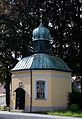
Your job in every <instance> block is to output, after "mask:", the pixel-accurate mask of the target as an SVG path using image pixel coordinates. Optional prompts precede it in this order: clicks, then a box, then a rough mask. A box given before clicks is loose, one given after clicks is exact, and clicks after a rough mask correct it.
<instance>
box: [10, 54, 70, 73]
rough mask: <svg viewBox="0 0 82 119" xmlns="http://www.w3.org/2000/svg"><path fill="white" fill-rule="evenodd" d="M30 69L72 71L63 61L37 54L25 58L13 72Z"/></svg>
mask: <svg viewBox="0 0 82 119" xmlns="http://www.w3.org/2000/svg"><path fill="white" fill-rule="evenodd" d="M30 69H33V70H36V69H37V70H39V69H42V70H43V69H45V70H60V71H71V70H70V68H69V67H68V66H67V65H66V64H65V62H64V61H63V60H62V59H60V58H58V57H55V56H50V55H48V54H45V53H37V54H33V55H31V56H29V57H25V58H23V59H22V60H20V61H19V62H18V63H17V64H16V66H15V67H14V68H13V69H12V71H17V70H30Z"/></svg>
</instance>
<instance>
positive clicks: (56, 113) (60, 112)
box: [37, 110, 82, 117]
mask: <svg viewBox="0 0 82 119" xmlns="http://www.w3.org/2000/svg"><path fill="white" fill-rule="evenodd" d="M37 113H40V114H48V115H62V116H73V117H82V110H81V111H78V112H72V111H68V110H64V111H53V112H37Z"/></svg>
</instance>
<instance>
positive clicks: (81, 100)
mask: <svg viewBox="0 0 82 119" xmlns="http://www.w3.org/2000/svg"><path fill="white" fill-rule="evenodd" d="M72 104H77V105H78V106H79V109H80V110H81V109H82V93H80V92H72V93H69V95H68V107H70V106H71V105H72Z"/></svg>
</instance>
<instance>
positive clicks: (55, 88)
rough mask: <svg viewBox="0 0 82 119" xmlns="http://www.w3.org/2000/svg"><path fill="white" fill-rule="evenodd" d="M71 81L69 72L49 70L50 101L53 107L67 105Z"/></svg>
mask: <svg viewBox="0 0 82 119" xmlns="http://www.w3.org/2000/svg"><path fill="white" fill-rule="evenodd" d="M71 83H72V82H71V73H69V72H57V71H51V85H52V86H51V99H52V101H51V102H52V107H53V108H57V109H59V108H64V107H67V103H68V99H67V98H68V93H69V92H71Z"/></svg>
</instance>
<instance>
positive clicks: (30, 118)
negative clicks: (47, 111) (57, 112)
mask: <svg viewBox="0 0 82 119" xmlns="http://www.w3.org/2000/svg"><path fill="white" fill-rule="evenodd" d="M0 119H82V118H77V117H67V116H50V115H42V114H33V113H15V112H7V111H0Z"/></svg>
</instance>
